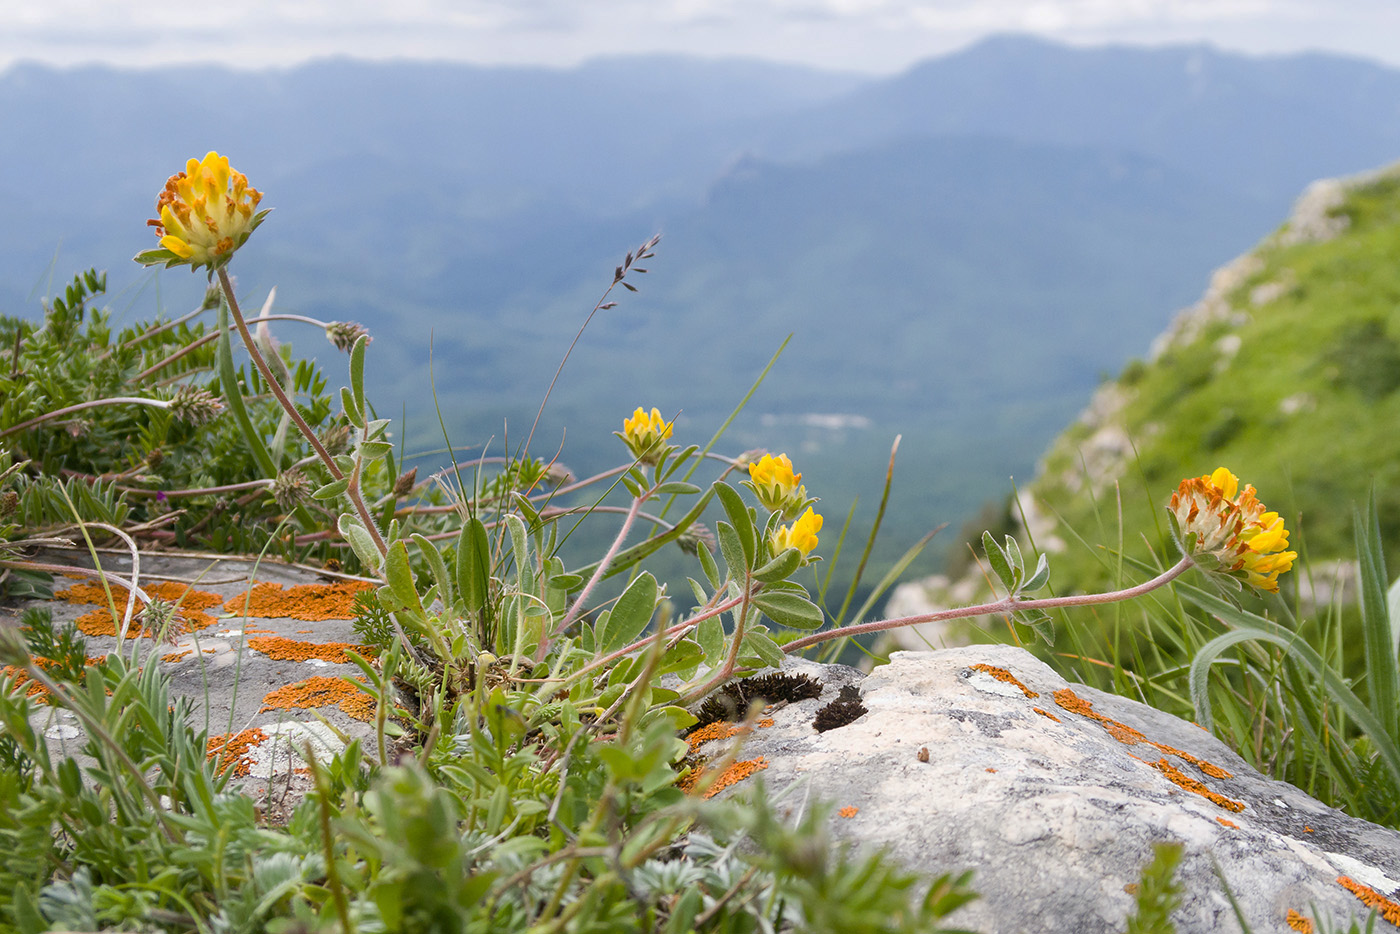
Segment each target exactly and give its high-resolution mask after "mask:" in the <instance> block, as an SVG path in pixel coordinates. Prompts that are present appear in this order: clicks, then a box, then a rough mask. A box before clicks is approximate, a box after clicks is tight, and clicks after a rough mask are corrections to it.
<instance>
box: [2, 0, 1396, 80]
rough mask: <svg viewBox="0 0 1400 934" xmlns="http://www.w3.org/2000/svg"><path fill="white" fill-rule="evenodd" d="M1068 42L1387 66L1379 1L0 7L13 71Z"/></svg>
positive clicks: (100, 2)
mask: <svg viewBox="0 0 1400 934" xmlns="http://www.w3.org/2000/svg"><path fill="white" fill-rule="evenodd" d="M1008 31H1022V32H1033V33H1038V34H1041V35H1045V36H1048V37H1051V38H1058V39H1063V40H1067V41H1072V42H1105V41H1125V42H1162V41H1214V42H1216V43H1218V44H1220V45H1222V46H1225V47H1227V48H1236V49H1241V50H1244V51H1250V52H1271V51H1280V52H1281V51H1297V50H1301V49H1308V48H1318V49H1324V50H1332V51H1341V52H1349V53H1352V54H1358V55H1363V56H1370V57H1374V58H1382V59H1386V60H1389V61H1391V62H1392V63H1395V64H1400V45H1397V44H1396V43H1394V42H1393V41H1391V40H1392V39H1393V37H1394V36H1396V35H1400V4H1395V3H1393V2H1391V0H605V2H598V0H399V2H396V3H394V4H388V3H384V2H382V0H226V2H224V3H219V4H208V5H202V6H200V7H199V8H198V9H197V12H195V13H193V14H192V13H191V8H190V6H189V4H188V3H187V2H181V3H175V2H172V0H6V2H5V3H3V4H0V67H3V66H4V65H7V64H9V63H11V62H13V61H16V60H19V59H37V60H41V61H46V62H52V63H57V64H72V63H78V62H90V61H104V62H111V63H116V64H122V65H148V64H158V63H173V62H200V61H209V62H219V63H223V64H232V65H242V66H245V67H262V66H268V65H287V64H294V63H296V62H298V61H303V60H306V59H308V58H315V57H322V56H327V55H352V56H356V57H363V58H440V59H453V60H462V61H479V62H519V63H531V64H556V65H567V64H572V63H575V62H577V61H580V60H582V59H586V58H590V57H594V56H598V55H607V54H619V53H627V52H656V51H661V52H685V53H691V54H699V55H747V56H757V57H762V58H771V59H778V60H785V61H803V62H808V63H811V64H818V65H827V66H830V67H841V68H856V69H860V70H866V71H884V72H888V71H894V70H897V69H900V68H903V67H905V66H907V65H909V64H910V63H912V62H913V61H915V60H917V59H920V58H923V57H927V56H929V55H932V54H937V53H940V52H944V51H947V50H949V49H951V48H955V47H958V46H961V45H964V44H967V43H969V42H971V41H974V40H976V39H977V38H980V37H981V36H984V35H986V34H988V33H991V32H1008Z"/></svg>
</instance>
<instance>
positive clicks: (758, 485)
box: [749, 454, 807, 513]
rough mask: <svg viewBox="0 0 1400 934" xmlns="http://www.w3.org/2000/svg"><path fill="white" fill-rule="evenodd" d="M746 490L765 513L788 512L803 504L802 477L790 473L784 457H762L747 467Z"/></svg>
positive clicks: (781, 455)
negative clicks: (749, 491) (756, 498)
mask: <svg viewBox="0 0 1400 934" xmlns="http://www.w3.org/2000/svg"><path fill="white" fill-rule="evenodd" d="M749 487H750V488H751V489H752V490H753V492H754V495H755V496H757V497H758V501H759V502H760V503H762V504H763V508H764V509H767V510H768V511H769V512H781V513H792V512H796V510H798V509H800V508H801V507H802V504H803V503H805V502H806V501H807V488H806V487H804V486H802V474H800V473H793V470H792V461H791V460H789V459H788V456H787V455H786V454H779V455H778V456H777V457H774V456H773V455H771V454H765V455H763V456H762V457H761V458H759V459H758V460H757V461H756V462H754V463H752V464H750V465H749Z"/></svg>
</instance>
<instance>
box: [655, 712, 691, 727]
mask: <svg viewBox="0 0 1400 934" xmlns="http://www.w3.org/2000/svg"><path fill="white" fill-rule="evenodd" d="M657 712H658V713H659V714H661V715H662V716H663V717H665V718H666V719H667V720H670V721H671V729H673V730H684V729H685V728H686V727H690V726H694V725H695V724H696V723H698V722H699V719H698V718H697V717H696V716H695V714H693V713H691V712H690V711H689V710H686V709H685V708H684V707H660V708H657Z"/></svg>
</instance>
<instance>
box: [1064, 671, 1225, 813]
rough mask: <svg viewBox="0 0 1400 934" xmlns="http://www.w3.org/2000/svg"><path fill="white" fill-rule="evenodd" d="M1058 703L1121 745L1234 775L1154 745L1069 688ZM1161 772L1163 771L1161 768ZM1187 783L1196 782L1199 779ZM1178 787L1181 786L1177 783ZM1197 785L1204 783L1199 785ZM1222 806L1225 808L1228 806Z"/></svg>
mask: <svg viewBox="0 0 1400 934" xmlns="http://www.w3.org/2000/svg"><path fill="white" fill-rule="evenodd" d="M1055 703H1057V704H1059V705H1060V706H1061V707H1063V708H1064V709H1065V710H1068V711H1069V712H1070V713H1077V714H1079V715H1080V716H1081V717H1086V718H1088V719H1090V720H1093V721H1096V722H1097V723H1098V724H1099V725H1100V726H1102V727H1103V728H1104V729H1105V730H1107V731H1108V735H1110V736H1112V737H1113V738H1114V739H1116V740H1118V742H1120V743H1123V744H1124V745H1127V746H1135V745H1137V744H1138V743H1147V744H1148V745H1149V746H1154V747H1156V748H1157V749H1158V750H1159V751H1161V752H1164V753H1166V754H1167V755H1169V756H1175V757H1177V758H1178V759H1181V760H1183V761H1185V762H1189V763H1191V764H1192V765H1194V766H1195V767H1196V768H1198V769H1200V770H1201V771H1202V772H1203V773H1204V774H1206V775H1208V776H1210V777H1211V778H1232V777H1233V773H1231V772H1227V771H1226V770H1225V769H1222V768H1221V767H1220V766H1218V765H1215V764H1214V763H1211V762H1207V761H1206V760H1205V759H1202V758H1200V757H1199V756H1193V755H1192V754H1191V753H1189V752H1184V751H1182V750H1180V749H1177V748H1175V747H1173V746H1168V745H1167V744H1166V743H1157V742H1153V741H1152V740H1150V739H1148V738H1147V737H1146V736H1145V735H1143V733H1142V731H1141V730H1135V729H1133V728H1132V727H1130V726H1128V725H1127V724H1126V723H1120V722H1119V721H1117V720H1114V719H1113V718H1112V717H1105V716H1104V715H1103V714H1101V713H1099V712H1098V711H1096V710H1095V709H1094V705H1093V703H1091V702H1090V701H1087V700H1085V699H1084V698H1082V697H1080V696H1079V695H1078V694H1076V693H1074V692H1073V691H1071V690H1070V689H1069V688H1061V689H1060V690H1058V691H1056V692H1055ZM1162 761H1163V762H1166V760H1165V759H1163V760H1162ZM1148 764H1149V765H1152V766H1153V768H1156V765H1153V764H1152V763H1148ZM1168 768H1170V766H1168ZM1158 771H1161V770H1160V769H1159V770H1158ZM1173 771H1175V769H1173ZM1177 774H1178V775H1181V773H1180V772H1177ZM1170 777H1171V776H1168V778H1170ZM1182 778H1186V776H1184V775H1182ZM1187 780H1188V781H1195V779H1187ZM1172 781H1176V779H1172ZM1177 784H1181V783H1180V782H1177ZM1197 784H1200V783H1199V782H1198V783H1197ZM1183 787H1185V786H1183ZM1201 787H1202V788H1204V787H1205V786H1204V785H1202V786H1201ZM1211 794H1214V792H1211ZM1222 800H1229V799H1222ZM1236 803H1237V802H1236ZM1221 806H1222V807H1224V805H1221ZM1241 807H1243V805H1241Z"/></svg>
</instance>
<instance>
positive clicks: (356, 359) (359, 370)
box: [350, 334, 369, 420]
mask: <svg viewBox="0 0 1400 934" xmlns="http://www.w3.org/2000/svg"><path fill="white" fill-rule="evenodd" d="M367 346H369V335H368V334H361V335H360V336H359V337H358V338H356V339H355V346H353V347H351V348H350V392H351V393H352V394H353V395H354V401H355V411H356V412H360V413H363V412H364V410H365V348H366V347H367ZM363 418H364V416H363V415H361V420H363Z"/></svg>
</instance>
